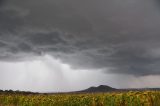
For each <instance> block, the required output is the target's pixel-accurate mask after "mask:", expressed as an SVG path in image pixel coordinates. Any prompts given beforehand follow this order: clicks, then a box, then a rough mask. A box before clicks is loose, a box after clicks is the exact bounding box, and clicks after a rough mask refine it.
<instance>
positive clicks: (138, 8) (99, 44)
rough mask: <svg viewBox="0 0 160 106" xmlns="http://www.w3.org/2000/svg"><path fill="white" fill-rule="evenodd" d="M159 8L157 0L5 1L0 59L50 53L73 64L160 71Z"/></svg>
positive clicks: (149, 72) (1, 9)
mask: <svg viewBox="0 0 160 106" xmlns="http://www.w3.org/2000/svg"><path fill="white" fill-rule="evenodd" d="M0 4H2V3H0ZM159 10H160V9H159V5H158V1H156V0H155V1H150V0H141V1H139V0H124V1H118V0H99V1H97V0H85V1H80V0H79V1H77V0H67V1H66V0H54V1H53V0H52V1H51V0H27V1H24V0H12V1H11V0H8V1H6V3H4V4H3V5H1V7H0V23H1V24H0V59H1V60H7V61H13V60H15V61H16V60H25V59H28V58H29V57H30V58H32V57H34V56H39V55H43V54H50V55H52V56H54V57H57V58H59V59H61V60H62V61H63V62H65V63H68V64H70V65H71V66H72V67H73V68H82V69H99V68H102V69H106V70H109V72H110V73H118V74H131V75H137V76H143V75H155V74H160V71H159V68H160V65H159V64H160V47H159V46H160V43H159V40H160V36H159V34H160V30H159V27H160V21H159V19H160V11H159Z"/></svg>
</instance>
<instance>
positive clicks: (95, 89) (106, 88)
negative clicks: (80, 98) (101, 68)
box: [80, 85, 116, 92]
mask: <svg viewBox="0 0 160 106" xmlns="http://www.w3.org/2000/svg"><path fill="white" fill-rule="evenodd" d="M115 90H116V89H115V88H112V87H110V86H107V85H99V86H97V87H90V88H88V89H85V90H82V91H80V92H109V91H115Z"/></svg>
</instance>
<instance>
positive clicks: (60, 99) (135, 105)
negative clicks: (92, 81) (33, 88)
mask: <svg viewBox="0 0 160 106" xmlns="http://www.w3.org/2000/svg"><path fill="white" fill-rule="evenodd" d="M0 106H160V91H142V92H140V91H130V92H122V93H121V92H113V93H88V94H54V95H43V94H37V95H33V94H31V95H22V94H0Z"/></svg>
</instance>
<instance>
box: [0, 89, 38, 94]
mask: <svg viewBox="0 0 160 106" xmlns="http://www.w3.org/2000/svg"><path fill="white" fill-rule="evenodd" d="M0 94H23V95H29V94H39V93H38V92H30V91H19V90H16V91H13V90H0Z"/></svg>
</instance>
